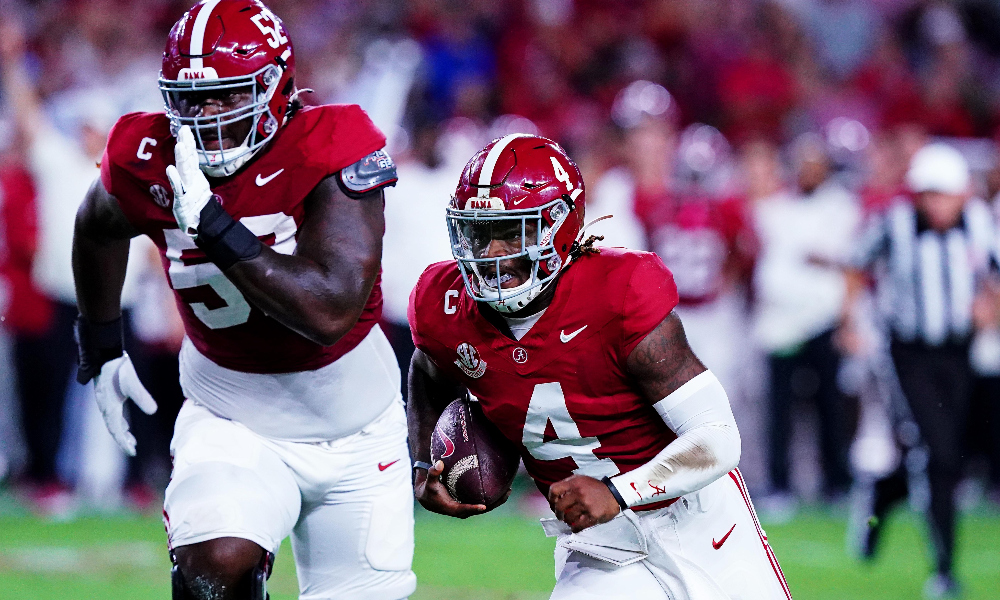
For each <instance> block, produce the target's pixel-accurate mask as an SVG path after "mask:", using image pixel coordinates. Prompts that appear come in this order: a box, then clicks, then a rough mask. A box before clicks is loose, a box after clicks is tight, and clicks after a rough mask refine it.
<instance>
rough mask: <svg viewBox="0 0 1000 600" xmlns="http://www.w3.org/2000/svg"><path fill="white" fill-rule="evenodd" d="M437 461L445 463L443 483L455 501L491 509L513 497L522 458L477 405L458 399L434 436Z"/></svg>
mask: <svg viewBox="0 0 1000 600" xmlns="http://www.w3.org/2000/svg"><path fill="white" fill-rule="evenodd" d="M438 461H441V462H442V463H443V464H444V468H443V469H442V472H441V473H440V481H441V483H442V484H443V485H444V488H445V489H446V490H447V491H448V494H449V495H450V496H451V497H452V498H454V499H455V500H457V501H458V502H460V503H463V504H474V505H482V506H484V507H485V510H492V509H493V508H496V507H497V506H500V505H501V504H503V503H504V502H505V501H506V500H507V497H508V496H509V495H510V488H511V484H512V483H513V482H514V475H515V474H516V473H517V465H518V463H519V462H520V456H519V454H518V452H517V448H515V447H514V445H513V444H512V443H511V442H510V441H509V440H508V439H507V438H505V437H504V436H503V434H502V433H500V430H499V429H497V428H496V426H495V425H493V423H491V422H490V421H489V420H488V419H487V418H486V416H485V415H483V411H482V408H480V406H479V403H478V402H469V401H466V400H456V401H454V402H452V403H451V404H449V405H448V406H447V407H446V408H445V409H444V412H443V413H441V416H440V417H439V418H438V422H437V426H436V427H435V428H434V433H433V434H432V435H431V462H432V463H435V464H436V463H438Z"/></svg>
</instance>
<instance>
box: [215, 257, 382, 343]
mask: <svg viewBox="0 0 1000 600" xmlns="http://www.w3.org/2000/svg"><path fill="white" fill-rule="evenodd" d="M379 255H381V252H379ZM225 274H226V277H228V278H229V280H230V281H232V282H233V284H235V285H236V287H237V288H239V290H240V291H241V292H242V293H243V295H244V296H245V297H246V299H247V300H248V301H250V303H251V304H253V305H254V306H256V307H257V308H259V309H260V310H261V311H263V312H264V314H266V315H268V316H269V317H271V318H273V319H274V320H276V321H278V322H279V323H281V324H282V325H284V326H286V327H288V328H289V329H291V330H293V331H295V332H297V333H299V334H300V335H302V336H304V337H306V338H307V339H309V340H311V341H313V342H316V343H317V344H321V345H323V346H331V345H333V344H335V343H337V341H338V340H339V339H340V338H342V337H343V336H344V335H346V334H347V333H348V332H349V331H350V330H351V328H353V327H354V325H355V324H356V323H357V322H358V319H359V318H360V317H361V314H362V312H363V311H364V307H365V304H366V303H367V302H368V297H369V295H370V294H371V291H372V287H373V286H374V285H375V280H376V278H377V277H378V261H377V260H368V259H367V257H357V256H354V257H352V256H342V257H338V261H337V264H336V265H335V266H333V267H323V266H321V265H319V264H317V263H315V262H313V261H312V260H310V259H308V258H305V257H302V256H294V255H293V256H286V255H283V254H279V253H277V252H274V251H273V250H270V249H269V248H265V249H263V250H262V251H261V253H260V255H259V256H257V258H254V259H253V260H248V261H241V262H238V263H236V264H235V265H233V266H232V267H230V268H229V269H227V270H226V271H225Z"/></svg>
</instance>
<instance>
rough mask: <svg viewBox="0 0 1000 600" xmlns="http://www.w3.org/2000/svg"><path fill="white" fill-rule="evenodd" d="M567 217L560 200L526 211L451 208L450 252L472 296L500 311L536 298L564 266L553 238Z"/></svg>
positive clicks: (515, 307)
mask: <svg viewBox="0 0 1000 600" xmlns="http://www.w3.org/2000/svg"><path fill="white" fill-rule="evenodd" d="M569 214H570V208H569V206H568V205H567V204H566V202H565V201H564V200H562V199H556V200H553V201H552V202H549V203H547V204H545V205H543V206H540V207H534V208H528V209H523V210H504V211H496V210H475V209H473V210H458V209H455V208H448V209H447V221H448V232H449V234H450V236H451V246H452V254H453V255H454V256H455V258H456V260H457V261H458V266H459V269H460V270H461V272H462V278H463V279H464V280H465V289H466V291H467V293H468V294H469V296H471V297H472V298H473V299H474V300H476V301H479V302H486V303H487V304H489V305H490V306H491V307H493V308H494V309H496V310H497V311H499V312H501V313H513V312H516V311H519V310H521V309H523V308H524V307H525V306H527V305H528V304H529V303H530V302H531V301H532V300H534V299H535V298H537V297H538V296H539V295H540V294H541V293H542V292H543V291H544V290H545V289H546V288H547V287H548V286H549V284H551V283H552V282H553V281H554V280H555V278H556V275H557V274H558V273H559V271H560V270H561V269H562V267H563V266H564V265H563V260H562V259H561V258H560V257H559V255H558V254H557V252H556V249H555V246H554V243H553V240H554V239H555V235H556V232H557V231H558V230H559V227H560V226H561V225H562V224H563V222H564V221H565V220H566V218H567V217H568V216H569ZM512 282H513V285H509V286H508V287H504V286H505V284H510V283H512Z"/></svg>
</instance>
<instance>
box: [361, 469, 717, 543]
mask: <svg viewBox="0 0 1000 600" xmlns="http://www.w3.org/2000/svg"><path fill="white" fill-rule="evenodd" d="M398 462H399V459H398V458H397V459H396V460H394V461H392V462H391V463H389V464H387V465H383V464H382V463H379V464H378V470H379V471H385V470H386V469H388V468H389V467H391V466H392V465H394V464H396V463H398ZM723 539H725V538H723Z"/></svg>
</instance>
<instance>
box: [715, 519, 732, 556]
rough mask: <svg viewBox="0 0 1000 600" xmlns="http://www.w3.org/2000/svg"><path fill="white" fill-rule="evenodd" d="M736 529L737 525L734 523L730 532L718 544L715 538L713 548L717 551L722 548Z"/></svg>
mask: <svg viewBox="0 0 1000 600" xmlns="http://www.w3.org/2000/svg"><path fill="white" fill-rule="evenodd" d="M734 529H736V523H733V526H732V527H730V528H729V531H727V532H726V535H724V536H722V539H721V540H719V541H718V542H716V541H715V538H712V547H713V548H715V549H716V550H718V549H719V548H721V547H722V545H723V544H725V543H726V540H728V539H729V534H730V533H732V532H733V530H734Z"/></svg>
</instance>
